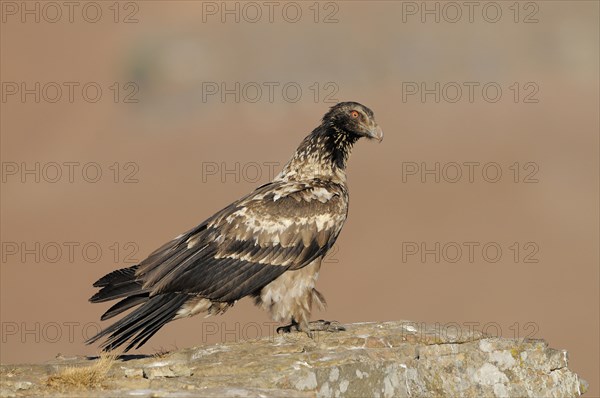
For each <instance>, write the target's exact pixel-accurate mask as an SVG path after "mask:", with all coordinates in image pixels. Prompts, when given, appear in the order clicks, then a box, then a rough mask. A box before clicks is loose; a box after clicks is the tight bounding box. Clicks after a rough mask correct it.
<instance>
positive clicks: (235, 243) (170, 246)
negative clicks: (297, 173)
mask: <svg viewBox="0 0 600 398" xmlns="http://www.w3.org/2000/svg"><path fill="white" fill-rule="evenodd" d="M347 198H348V197H347V192H346V191H345V188H344V187H342V186H340V185H337V184H332V183H327V182H322V181H315V182H314V183H313V184H309V183H306V182H303V183H298V182H274V183H271V184H267V185H264V186H262V187H260V188H258V189H257V190H256V191H254V192H253V193H251V194H250V195H248V196H246V197H244V198H242V199H240V200H239V201H237V202H234V203H233V204H231V205H230V206H228V207H227V208H225V209H223V210H221V211H220V212H218V213H217V214H215V215H214V216H213V217H211V218H209V219H208V220H206V221H205V222H204V223H202V224H201V225H199V226H198V227H196V228H194V229H192V230H190V231H188V232H186V233H185V234H183V235H180V236H179V237H177V238H175V239H174V240H173V241H171V242H169V243H167V244H165V245H163V246H162V247H161V248H160V249H158V250H156V251H155V252H154V253H152V254H151V255H150V256H149V257H148V259H146V260H145V261H143V262H142V263H141V264H140V266H139V267H138V268H137V270H136V277H137V280H142V281H143V287H144V289H146V290H148V291H150V296H151V297H152V296H154V295H157V294H166V293H188V294H194V295H200V296H203V297H206V298H209V299H211V300H213V301H223V302H230V301H235V300H238V299H240V298H242V297H244V296H246V295H249V294H254V293H256V292H257V291H258V290H260V289H261V288H262V287H264V286H265V285H266V284H268V283H269V282H271V281H273V280H274V279H275V278H277V277H278V276H280V275H281V274H282V273H283V272H285V271H286V270H288V269H299V268H302V267H304V266H306V265H307V264H309V263H310V262H311V261H313V260H314V259H315V258H317V257H319V256H321V255H323V254H324V253H325V252H326V251H327V250H328V249H329V248H330V247H331V246H332V245H333V243H334V242H335V239H336V238H337V236H338V234H339V232H340V230H341V228H342V225H343V223H344V221H345V219H346V213H347Z"/></svg>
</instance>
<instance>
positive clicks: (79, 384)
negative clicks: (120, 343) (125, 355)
mask: <svg viewBox="0 0 600 398" xmlns="http://www.w3.org/2000/svg"><path fill="white" fill-rule="evenodd" d="M116 358H117V356H116V355H114V354H102V355H101V356H100V358H98V359H97V360H96V362H95V363H93V364H92V365H90V366H69V367H66V368H64V369H62V370H61V371H60V372H59V373H57V374H54V375H52V376H50V377H48V379H47V380H46V385H47V386H48V387H50V388H52V389H55V390H59V391H65V390H72V389H93V388H100V387H102V384H103V383H104V382H105V381H106V380H107V374H108V371H109V370H110V368H111V366H112V365H113V363H114V362H115V360H116Z"/></svg>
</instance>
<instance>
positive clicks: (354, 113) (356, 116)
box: [350, 111, 358, 119]
mask: <svg viewBox="0 0 600 398" xmlns="http://www.w3.org/2000/svg"><path fill="white" fill-rule="evenodd" d="M350 116H352V117H353V118H355V119H356V118H358V112H357V111H352V112H350Z"/></svg>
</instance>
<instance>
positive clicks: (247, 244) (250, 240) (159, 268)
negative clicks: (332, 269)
mask: <svg viewBox="0 0 600 398" xmlns="http://www.w3.org/2000/svg"><path fill="white" fill-rule="evenodd" d="M361 137H368V138H374V139H377V140H379V141H381V139H382V138H383V133H382V131H381V129H380V128H379V127H378V126H377V124H376V123H375V120H374V117H373V112H372V111H371V110H370V109H368V108H366V107H365V106H363V105H360V104H358V103H355V102H344V103H340V104H337V105H336V106H334V107H332V108H331V109H330V110H329V112H328V113H327V114H325V116H324V117H323V120H322V123H321V125H320V126H319V127H317V128H316V129H315V130H313V132H312V133H311V134H310V135H308V136H307V137H306V138H305V139H304V140H303V141H302V143H301V144H300V146H299V147H298V149H297V151H296V153H295V154H294V156H293V157H292V158H291V159H290V161H289V162H288V163H287V164H286V165H285V166H284V168H283V170H282V171H281V173H280V174H279V175H278V176H277V177H276V178H275V179H274V180H273V181H271V182H270V183H268V184H265V185H263V186H261V187H259V188H257V189H256V190H255V191H254V192H252V193H250V194H249V195H247V196H245V197H243V198H241V199H239V200H238V201H236V202H234V203H232V204H231V205H229V206H227V207H226V208H224V209H223V210H221V211H219V212H218V213H216V214H215V215H213V216H212V217H210V218H209V219H207V220H206V221H204V222H203V223H201V224H200V225H198V226H197V227H195V228H193V229H191V230H190V231H188V232H186V233H184V234H182V235H180V236H178V237H176V238H175V239H173V240H172V241H170V242H168V243H166V244H165V245H164V246H162V247H160V248H159V249H158V250H156V251H154V252H153V253H152V254H150V256H148V258H146V259H145V260H144V261H142V262H141V263H140V264H138V265H135V266H133V267H130V268H124V269H120V270H117V271H114V272H112V273H110V274H107V275H105V276H104V277H102V278H101V279H99V280H98V281H97V282H96V283H94V286H95V287H99V288H101V289H100V291H99V292H98V293H96V294H95V295H94V296H93V297H92V298H91V299H90V301H92V302H104V301H109V300H115V299H121V301H119V302H117V303H116V304H115V305H113V306H112V307H111V308H110V309H109V310H108V311H107V312H106V313H105V314H104V315H103V316H102V318H101V319H102V320H104V319H109V318H111V317H113V316H115V315H118V314H120V313H122V312H124V311H126V310H129V309H131V308H134V307H136V308H135V309H134V310H133V311H132V312H130V313H129V314H127V315H126V316H125V317H123V318H122V319H120V320H118V321H117V322H115V323H114V324H113V325H111V326H109V327H108V328H106V329H104V330H103V331H102V332H100V333H99V334H98V335H96V336H94V337H92V338H91V339H90V340H88V343H92V342H94V341H97V340H98V339H100V338H102V337H104V336H108V338H107V339H106V341H105V342H104V343H103V344H102V346H103V347H104V349H105V350H111V349H114V348H116V347H118V346H121V345H123V344H127V345H126V347H125V351H127V350H129V349H131V348H134V347H140V346H141V345H143V344H144V343H145V342H146V341H147V340H148V339H149V338H150V337H152V335H154V333H156V332H157V331H158V330H159V329H160V328H161V327H162V326H164V325H165V324H166V323H168V322H170V321H171V320H174V319H178V318H182V317H187V316H192V315H196V314H198V313H208V314H209V315H211V314H220V313H223V312H224V311H226V310H227V309H228V308H229V307H230V306H232V305H233V304H234V303H235V302H236V301H237V300H239V299H241V298H243V297H246V296H251V297H254V298H255V301H256V303H257V304H258V305H259V306H260V307H262V308H264V309H265V310H267V311H269V312H270V314H271V316H272V318H273V319H274V320H276V321H278V322H291V325H292V326H294V327H296V329H298V330H304V331H307V332H308V331H309V328H310V327H309V318H310V312H311V308H312V305H313V304H316V305H318V306H320V307H323V306H324V305H325V300H324V298H323V296H322V295H321V294H320V293H319V292H318V291H317V290H316V289H315V283H316V280H317V276H318V273H319V270H320V267H321V259H322V258H323V256H325V254H326V253H327V251H328V250H329V249H330V248H331V247H332V246H333V244H334V243H335V241H336V239H337V237H338V235H339V233H340V231H341V229H342V226H343V225H344V222H345V220H346V216H347V212H348V190H347V188H346V174H345V168H346V162H347V160H348V156H349V154H350V150H351V148H352V146H353V144H354V143H355V142H356V141H357V140H358V139H359V138H361Z"/></svg>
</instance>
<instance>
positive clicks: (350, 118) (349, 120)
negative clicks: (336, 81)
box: [323, 102, 383, 142]
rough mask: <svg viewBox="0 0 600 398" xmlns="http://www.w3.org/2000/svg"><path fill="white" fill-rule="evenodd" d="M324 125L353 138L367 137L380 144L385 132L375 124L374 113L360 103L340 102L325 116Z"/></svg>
mask: <svg viewBox="0 0 600 398" xmlns="http://www.w3.org/2000/svg"><path fill="white" fill-rule="evenodd" d="M323 125H325V126H331V127H333V128H335V129H336V130H341V131H343V132H345V133H346V134H349V135H350V136H354V137H353V138H356V139H358V138H360V137H367V138H369V139H375V140H377V141H379V142H381V141H382V140H383V130H381V127H379V126H378V125H377V123H376V122H375V116H374V115H373V111H372V110H370V109H369V108H367V107H366V106H364V105H361V104H359V103H358V102H340V103H339V104H337V105H334V106H332V107H331V109H330V110H329V112H327V113H326V114H325V116H323Z"/></svg>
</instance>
